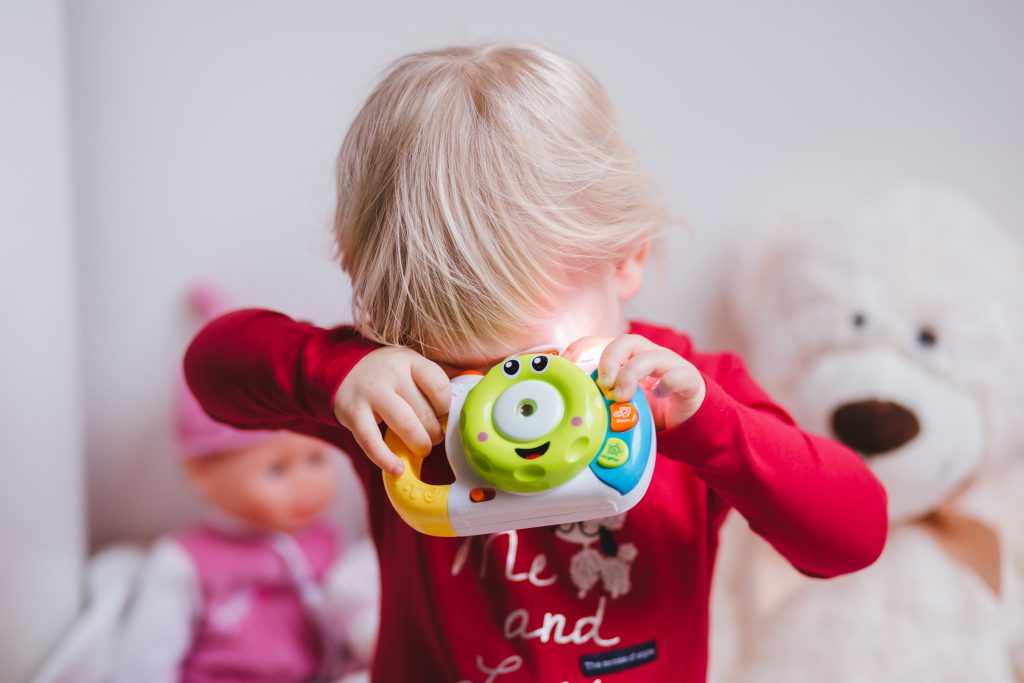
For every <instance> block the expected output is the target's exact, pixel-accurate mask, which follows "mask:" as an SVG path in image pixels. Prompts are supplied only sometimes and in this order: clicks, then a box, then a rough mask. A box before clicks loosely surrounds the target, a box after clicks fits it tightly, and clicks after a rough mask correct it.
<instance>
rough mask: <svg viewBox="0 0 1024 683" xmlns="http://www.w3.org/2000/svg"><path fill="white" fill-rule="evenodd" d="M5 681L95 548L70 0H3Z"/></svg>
mask: <svg viewBox="0 0 1024 683" xmlns="http://www.w3.org/2000/svg"><path fill="white" fill-rule="evenodd" d="M0 93H2V94H0V98H2V99H3V104H2V105H0V311H2V322H0V462H2V463H3V467H2V469H0V681H10V682H12V683H19V682H20V681H24V680H27V679H28V676H29V674H30V672H31V671H33V670H35V669H36V668H37V667H38V666H39V665H40V663H41V662H42V660H43V657H44V656H45V654H46V653H47V652H48V651H49V650H50V648H52V647H53V646H54V645H55V644H56V642H57V640H58V638H59V636H60V635H61V634H62V633H63V632H64V631H65V629H66V628H67V626H68V624H69V623H70V621H71V618H72V616H73V615H74V614H75V611H76V609H77V608H78V601H79V596H80V577H79V572H80V569H81V567H82V561H83V558H84V554H85V525H84V520H83V513H84V500H83V495H82V493H83V492H82V488H81V487H82V457H83V454H84V449H83V448H82V443H81V442H82V431H81V419H80V406H81V401H80V398H81V397H80V391H81V385H80V383H79V375H78V359H79V358H78V352H79V347H78V338H77V333H78V325H77V322H78V321H77V319H76V318H77V316H76V291H75V269H74V250H73V246H74V233H73V230H72V207H71V160H70V155H69V149H70V145H69V140H68V118H67V74H66V65H65V52H64V25H63V8H62V7H61V4H60V2H59V1H58V0H39V1H35V2H33V1H32V0H9V1H8V2H4V3H0Z"/></svg>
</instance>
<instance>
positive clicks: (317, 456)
mask: <svg viewBox="0 0 1024 683" xmlns="http://www.w3.org/2000/svg"><path fill="white" fill-rule="evenodd" d="M306 462H307V463H309V464H310V465H312V466H313V467H320V466H321V465H323V464H324V452H323V451H313V452H312V453H310V454H309V455H308V456H306Z"/></svg>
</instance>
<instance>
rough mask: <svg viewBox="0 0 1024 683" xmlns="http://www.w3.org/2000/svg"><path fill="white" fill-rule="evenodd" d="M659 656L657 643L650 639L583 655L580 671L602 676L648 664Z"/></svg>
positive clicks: (584, 673) (585, 673) (586, 674)
mask: <svg viewBox="0 0 1024 683" xmlns="http://www.w3.org/2000/svg"><path fill="white" fill-rule="evenodd" d="M657 657H658V645H657V643H656V642H655V641H653V640H648V641H647V642H646V643H640V644H639V645H632V646H630V647H622V648H619V649H617V650H607V651H605V652H601V653H600V654H596V655H583V656H582V657H580V671H581V672H582V673H583V675H584V676H600V675H601V674H611V673H615V672H616V671H625V670H626V669H632V668H635V667H638V666H641V665H643V664H648V663H650V662H653V661H654V660H655V659H657Z"/></svg>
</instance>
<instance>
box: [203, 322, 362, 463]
mask: <svg viewBox="0 0 1024 683" xmlns="http://www.w3.org/2000/svg"><path fill="white" fill-rule="evenodd" d="M376 348H379V345H377V344H374V343H371V342H369V341H367V340H366V339H364V338H363V337H361V336H360V335H359V334H358V333H357V332H356V331H355V329H354V328H353V327H351V326H347V325H343V326H339V327H335V328H331V329H324V328H320V327H316V326H314V325H311V324H308V323H304V322H298V321H295V320H292V319H291V318H289V317H288V316H286V315H283V314H281V313H276V312H274V311H267V310H260V309H243V310H239V311H234V312H231V313H227V314H225V315H223V316H221V317H219V318H217V319H215V320H213V321H211V322H210V323H208V324H207V325H206V326H205V327H204V328H203V329H202V330H200V332H199V334H198V335H196V337H195V339H193V340H192V343H191V344H190V345H189V348H188V350H187V351H186V353H185V361H184V364H185V378H186V380H187V381H188V385H189V387H190V388H191V390H192V393H193V394H195V397H196V399H197V400H198V401H199V404H200V405H201V406H202V407H203V409H204V410H205V411H206V412H207V413H208V414H209V415H210V416H211V417H213V418H215V419H217V420H220V421H221V422H225V423H227V424H230V425H232V426H234V427H238V428H240V429H288V430H290V431H294V432H299V433H303V434H308V435H310V436H315V437H318V438H321V439H325V440H328V441H332V442H334V443H338V444H339V445H341V446H342V448H343V449H344V450H346V451H348V452H349V453H350V454H351V453H358V452H361V450H360V449H359V447H358V446H357V445H356V443H355V439H354V438H353V437H352V434H351V432H349V430H347V429H345V428H344V427H342V426H341V425H340V424H339V423H338V421H337V419H336V418H335V416H334V394H335V393H336V392H337V390H338V387H339V386H340V385H341V382H342V380H344V379H345V376H346V375H347V374H348V373H349V371H350V370H351V369H352V368H353V367H354V366H355V364H356V363H358V362H359V361H360V360H361V359H362V358H363V357H364V356H365V355H366V354H367V353H369V352H370V351H373V350H374V349H376ZM352 460H353V462H354V463H356V464H357V465H358V464H359V461H361V460H365V458H353V459H352Z"/></svg>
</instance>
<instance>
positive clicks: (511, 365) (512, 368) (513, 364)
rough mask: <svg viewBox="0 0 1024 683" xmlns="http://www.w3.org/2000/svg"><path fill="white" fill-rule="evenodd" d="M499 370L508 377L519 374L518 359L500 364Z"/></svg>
mask: <svg viewBox="0 0 1024 683" xmlns="http://www.w3.org/2000/svg"><path fill="white" fill-rule="evenodd" d="M501 371H502V372H504V373H505V375H506V376H508V377H515V376H516V375H518V374H519V361H517V360H507V361H505V364H504V365H502V366H501Z"/></svg>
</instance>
